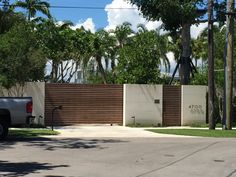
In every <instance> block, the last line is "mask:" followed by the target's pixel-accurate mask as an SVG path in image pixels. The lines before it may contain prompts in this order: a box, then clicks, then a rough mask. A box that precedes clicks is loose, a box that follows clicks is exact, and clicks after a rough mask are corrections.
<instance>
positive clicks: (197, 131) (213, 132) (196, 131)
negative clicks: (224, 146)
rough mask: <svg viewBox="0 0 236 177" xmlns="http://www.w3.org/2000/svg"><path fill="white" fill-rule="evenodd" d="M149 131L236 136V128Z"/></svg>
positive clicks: (152, 130)
mask: <svg viewBox="0 0 236 177" xmlns="http://www.w3.org/2000/svg"><path fill="white" fill-rule="evenodd" d="M148 131H151V132H154V133H162V134H174V135H185V136H200V137H218V138H221V137H225V138H236V130H202V129H149V130H148Z"/></svg>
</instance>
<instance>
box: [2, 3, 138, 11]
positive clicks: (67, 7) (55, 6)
mask: <svg viewBox="0 0 236 177" xmlns="http://www.w3.org/2000/svg"><path fill="white" fill-rule="evenodd" d="M3 6H9V7H19V6H17V5H3V4H0V7H3ZM38 7H40V6H38ZM42 7H44V6H42ZM49 8H53V9H88V10H105V9H109V10H134V9H138V8H135V7H108V8H104V7H98V6H97V7H92V6H59V5H58V6H57V5H50V6H49Z"/></svg>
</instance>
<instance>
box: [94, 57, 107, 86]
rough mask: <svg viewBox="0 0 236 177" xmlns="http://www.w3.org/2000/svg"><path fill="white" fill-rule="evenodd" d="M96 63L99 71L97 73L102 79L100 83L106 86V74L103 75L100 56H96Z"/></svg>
mask: <svg viewBox="0 0 236 177" xmlns="http://www.w3.org/2000/svg"><path fill="white" fill-rule="evenodd" d="M96 61H97V63H98V69H99V72H100V73H101V77H102V81H103V83H104V84H107V77H106V73H105V70H104V68H103V66H102V57H101V56H97V57H96Z"/></svg>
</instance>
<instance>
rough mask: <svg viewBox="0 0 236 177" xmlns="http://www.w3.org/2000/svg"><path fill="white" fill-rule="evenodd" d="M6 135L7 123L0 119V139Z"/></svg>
mask: <svg viewBox="0 0 236 177" xmlns="http://www.w3.org/2000/svg"><path fill="white" fill-rule="evenodd" d="M7 135H8V124H7V122H6V121H4V120H0V140H4V139H6V137H7Z"/></svg>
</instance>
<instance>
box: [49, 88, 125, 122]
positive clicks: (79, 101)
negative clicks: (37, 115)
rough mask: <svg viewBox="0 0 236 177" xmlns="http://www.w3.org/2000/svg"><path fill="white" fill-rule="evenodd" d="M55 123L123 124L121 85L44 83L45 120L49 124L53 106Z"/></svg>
mask: <svg viewBox="0 0 236 177" xmlns="http://www.w3.org/2000/svg"><path fill="white" fill-rule="evenodd" d="M59 105H61V106H62V107H63V109H62V110H57V111H55V114H54V121H55V125H74V124H111V123H116V124H122V122H123V86H122V85H82V84H46V85H45V124H46V125H51V119H52V109H53V108H54V107H56V106H59Z"/></svg>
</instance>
